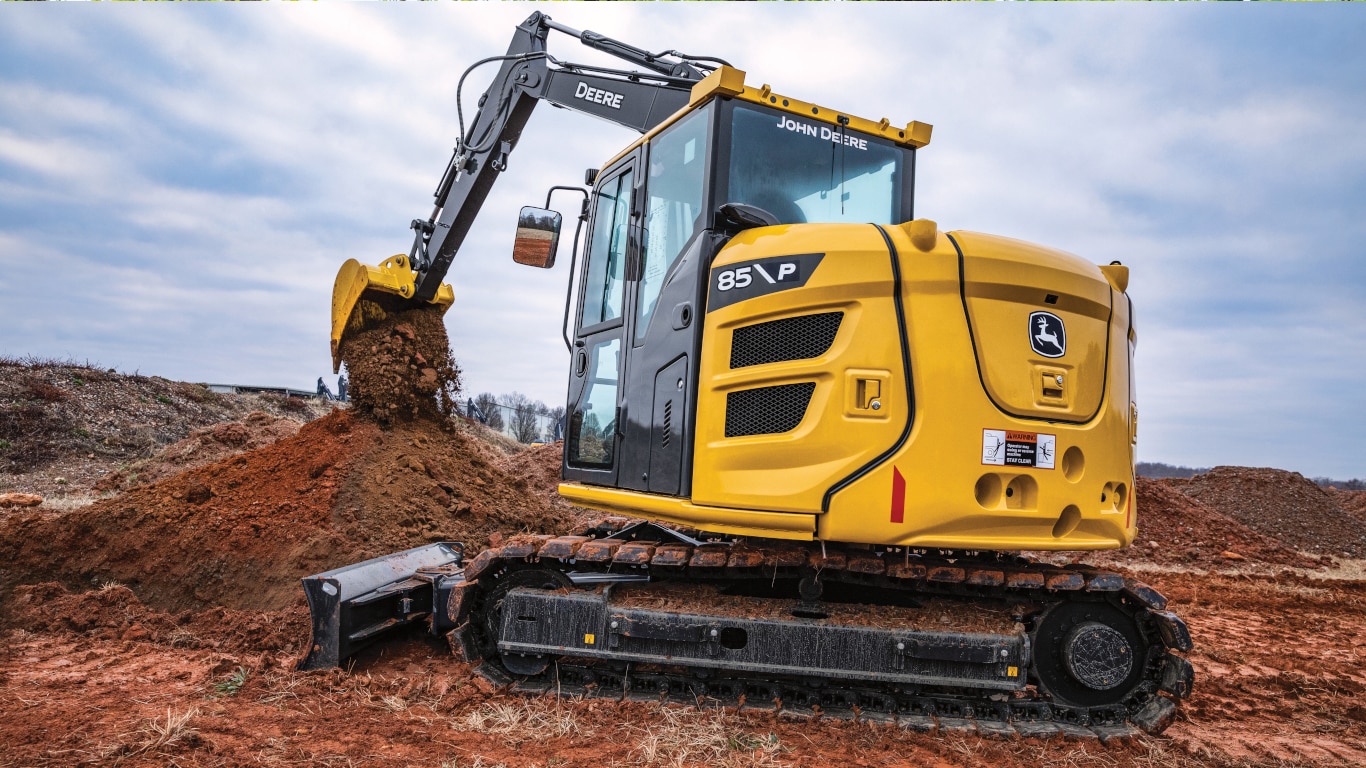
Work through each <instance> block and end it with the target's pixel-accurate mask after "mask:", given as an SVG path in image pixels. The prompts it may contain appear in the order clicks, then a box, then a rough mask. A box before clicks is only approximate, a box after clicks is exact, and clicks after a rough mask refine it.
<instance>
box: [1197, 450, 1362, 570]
mask: <svg viewBox="0 0 1366 768" xmlns="http://www.w3.org/2000/svg"><path fill="white" fill-rule="evenodd" d="M1180 487H1181V490H1182V491H1183V492H1184V493H1185V494H1186V495H1187V496H1189V497H1191V498H1193V499H1196V500H1198V501H1199V502H1201V503H1202V504H1204V505H1205V506H1206V507H1209V508H1211V509H1214V510H1216V511H1218V512H1220V513H1222V514H1224V515H1227V516H1228V517H1230V518H1233V519H1234V520H1237V521H1238V522H1240V523H1242V524H1243V525H1246V526H1247V527H1248V528H1251V529H1252V530H1254V531H1257V532H1258V533H1262V534H1265V535H1267V536H1271V537H1273V538H1275V539H1278V540H1280V541H1281V542H1282V543H1284V544H1285V545H1286V546H1289V547H1292V548H1294V549H1297V550H1301V551H1305V552H1313V553H1316V554H1323V555H1336V556H1344V555H1345V556H1347V557H1363V556H1366V531H1363V530H1362V528H1361V525H1360V518H1359V517H1357V516H1356V515H1354V514H1352V513H1349V512H1347V511H1345V510H1343V508H1342V507H1341V506H1340V505H1339V504H1338V502H1337V500H1336V498H1335V497H1334V495H1332V494H1330V493H1329V492H1328V491H1325V490H1324V489H1322V488H1320V487H1318V486H1317V485H1315V484H1314V483H1313V482H1312V481H1310V480H1308V479H1306V478H1305V477H1304V476H1303V475H1300V474H1299V473H1298V472H1287V471H1285V470H1281V469H1265V468H1251V467H1215V468H1214V469H1212V470H1210V471H1209V472H1206V473H1205V474H1203V475H1197V476H1195V477H1193V478H1191V479H1190V480H1188V481H1186V482H1185V484H1184V485H1182V486H1180Z"/></svg>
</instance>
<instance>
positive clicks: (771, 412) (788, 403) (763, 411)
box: [726, 381, 816, 437]
mask: <svg viewBox="0 0 1366 768" xmlns="http://www.w3.org/2000/svg"><path fill="white" fill-rule="evenodd" d="M815 391H816V383H815V382H814V381H809V382H804V383H801V384H781V385H779V386H776V387H760V388H759V389H745V390H741V391H739V392H731V393H729V394H727V395H726V437H743V436H745V435H776V434H779V433H782V432H791V431H792V430H794V429H796V428H797V425H798V424H800V423H802V417H803V416H805V415H806V407H807V405H809V404H810V403H811V394H812V393H813V392H815Z"/></svg>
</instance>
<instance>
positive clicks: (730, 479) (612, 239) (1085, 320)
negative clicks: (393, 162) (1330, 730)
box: [301, 13, 1193, 739]
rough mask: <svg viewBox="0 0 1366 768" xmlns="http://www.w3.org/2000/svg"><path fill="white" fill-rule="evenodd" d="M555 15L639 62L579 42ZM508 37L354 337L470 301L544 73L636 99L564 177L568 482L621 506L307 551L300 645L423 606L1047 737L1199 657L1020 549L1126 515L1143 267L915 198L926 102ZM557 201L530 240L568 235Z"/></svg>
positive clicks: (643, 674) (696, 688)
mask: <svg viewBox="0 0 1366 768" xmlns="http://www.w3.org/2000/svg"><path fill="white" fill-rule="evenodd" d="M552 31H555V32H560V33H564V34H567V35H570V36H572V37H575V38H578V39H579V40H580V41H581V42H583V43H584V44H586V45H589V46H590V47H593V48H595V49H597V50H600V51H604V52H607V53H609V54H612V55H614V56H616V57H618V58H621V59H624V60H626V61H627V62H629V63H630V64H632V65H633V66H634V67H636V69H634V70H631V71H622V70H613V69H609V68H604V67H597V66H592V67H590V66H584V65H575V64H571V63H567V62H563V61H560V60H559V59H556V58H555V57H553V56H551V55H550V54H549V53H548V52H547V48H546V42H547V39H548V37H549V33H550V32H552ZM487 63H497V64H498V65H499V71H498V74H497V75H496V76H495V78H494V79H493V83H492V85H491V86H490V87H489V89H488V91H487V92H486V93H485V94H484V95H483V97H482V98H481V99H480V101H479V104H480V108H479V111H478V114H477V115H476V116H475V118H474V120H473V122H472V124H471V125H470V127H469V129H468V130H466V128H465V125H464V120H463V116H462V117H461V125H460V141H459V144H458V145H457V146H456V149H455V152H454V155H453V157H452V158H451V160H450V162H449V163H448V165H447V168H446V172H445V173H444V174H443V176H442V180H441V183H440V185H439V186H438V188H437V191H436V207H435V210H434V211H433V213H432V215H431V216H430V217H429V218H427V219H420V220H416V221H414V222H413V229H414V230H415V238H414V243H413V246H412V249H411V251H410V253H409V254H407V255H398V256H394V257H392V258H390V259H387V260H386V261H384V262H383V263H381V264H380V265H379V266H378V267H372V266H367V265H363V264H360V263H359V262H355V261H352V262H348V263H347V265H346V266H344V267H343V269H342V271H341V273H340V275H339V276H338V279H337V284H336V290H335V293H334V298H333V307H332V312H333V326H332V345H333V352H334V361H335V360H336V355H337V350H338V348H339V344H340V343H341V342H343V341H344V340H345V338H346V337H347V335H348V334H349V333H353V332H355V331H356V330H357V329H359V328H361V327H363V326H364V325H365V323H366V320H367V318H373V317H375V316H382V315H383V314H384V313H386V312H392V311H394V310H396V309H403V308H411V307H414V306H432V305H434V306H436V307H445V306H449V304H450V302H451V296H452V294H451V292H450V287H449V286H447V285H443V284H442V282H441V281H442V279H443V277H444V276H445V274H446V271H447V268H448V266H449V265H450V263H451V260H452V257H453V256H454V255H455V253H456V251H457V250H458V249H459V247H460V244H461V242H462V240H463V238H464V236H465V234H466V233H467V232H468V230H469V227H470V223H471V222H472V220H473V218H474V216H475V215H476V214H477V212H478V211H479V209H480V208H481V207H482V204H483V202H484V199H485V197H486V195H487V193H488V190H489V189H490V187H491V185H492V184H493V182H494V180H495V179H496V178H497V176H498V175H499V173H501V172H502V171H503V170H504V169H505V168H506V165H507V162H508V156H509V155H510V153H511V152H512V151H513V149H514V148H515V146H516V143H517V140H518V137H519V135H520V133H521V131H522V128H523V126H524V125H525V124H526V120H527V118H528V117H529V115H530V113H531V111H532V109H533V107H534V106H535V105H536V104H537V103H539V102H540V101H549V102H551V103H552V104H555V105H557V106H560V107H564V108H568V109H571V110H575V111H579V112H586V113H588V114H591V115H594V116H597V117H601V118H605V119H607V120H610V121H612V122H615V123H617V124H620V125H623V126H627V127H630V128H633V129H635V130H637V131H639V132H640V133H641V134H642V135H641V136H640V137H639V138H638V139H636V140H635V141H634V142H632V143H631V144H630V145H629V146H627V147H626V148H625V149H623V150H622V151H621V152H619V153H618V154H617V155H616V156H615V157H613V158H611V159H610V160H608V161H607V162H606V163H604V164H603V165H602V166H601V167H600V168H599V169H597V170H590V171H589V172H588V174H587V179H586V183H587V185H588V186H590V187H591V189H588V190H585V189H582V188H574V187H569V188H566V187H553V188H552V190H551V191H552V192H554V191H555V190H564V189H569V190H577V191H578V192H579V193H581V194H582V195H583V196H584V199H583V203H582V209H581V212H580V216H579V227H578V228H576V231H575V235H574V246H573V248H572V253H573V259H574V264H573V265H572V266H571V270H570V271H571V277H570V284H569V288H568V289H567V293H566V300H565V326H566V328H565V330H564V337H565V343H566V345H567V346H568V348H569V351H570V358H571V362H570V371H569V394H568V402H567V405H566V412H567V418H566V425H565V450H564V464H563V480H564V482H563V484H562V485H561V486H560V493H561V494H562V495H563V496H564V497H565V498H566V499H568V500H569V501H571V502H573V503H574V504H577V505H580V506H583V507H588V508H591V509H596V510H602V511H604V512H608V513H612V514H613V515H615V516H622V517H625V518H629V519H631V520H632V521H634V522H631V523H629V524H625V523H618V524H603V525H601V526H598V527H596V528H594V529H592V530H588V531H574V532H570V533H569V534H567V535H564V536H539V537H518V538H515V539H513V540H511V541H510V542H508V543H506V544H504V545H503V546H500V547H495V548H493V549H489V550H486V551H484V552H482V553H480V554H479V555H478V556H477V557H474V558H466V557H465V555H464V552H463V550H462V548H461V546H460V545H459V544H456V543H441V544H432V545H428V546H425V547H419V548H416V549H413V550H409V551H407V552H401V553H397V554H394V555H390V556H387V557H381V558H377V559H375V560H371V561H367V562H364V563H358V564H355V565H351V566H347V567H344V568H339V569H336V570H334V571H329V572H326V573H321V574H317V575H315V576H310V577H308V578H306V579H304V580H303V584H304V589H305V592H306V594H307V596H308V599H309V602H310V607H311V610H312V613H313V643H312V648H311V652H310V653H309V655H308V657H307V658H306V659H305V660H304V661H303V662H302V663H301V666H302V667H303V668H317V667H327V666H333V665H336V664H338V663H339V662H340V661H342V660H343V659H345V658H346V657H347V656H349V655H350V654H352V653H354V652H355V651H356V650H357V649H359V648H361V647H362V646H364V645H365V644H367V643H369V642H372V641H373V640H375V639H376V638H378V637H380V636H382V635H383V634H384V633H386V632H387V631H388V630H391V629H394V628H397V627H401V626H404V625H406V624H411V623H413V622H426V623H428V624H429V626H430V628H431V631H432V632H434V633H436V634H438V635H442V636H445V637H446V638H448V639H449V641H450V644H451V647H452V649H453V651H454V652H455V653H456V654H457V655H459V656H461V657H463V658H464V659H466V660H468V661H471V662H477V663H479V664H480V666H479V670H480V672H481V673H482V674H484V675H486V676H488V677H490V678H491V679H494V680H497V681H499V682H502V683H507V684H509V685H514V686H516V687H517V688H519V689H521V690H529V691H558V692H560V693H561V694H582V695H593V696H614V697H620V696H626V697H633V698H651V699H653V698H661V697H662V698H672V699H677V700H680V701H687V702H692V703H695V702H705V701H715V702H721V703H727V704H732V705H743V706H747V707H760V708H767V709H772V708H775V707H780V708H781V709H782V710H784V711H786V712H790V713H795V714H799V715H800V714H808V715H814V714H816V713H820V714H822V715H825V716H831V717H838V716H849V717H852V716H857V717H860V718H863V719H881V720H884V721H893V720H894V721H896V722H898V723H900V724H901V725H902V726H903V727H907V728H912V729H920V730H928V729H933V728H940V729H944V730H960V731H961V730H971V731H977V732H981V733H987V734H1012V733H1020V734H1024V735H1028V736H1034V735H1038V736H1046V735H1051V734H1056V733H1059V732H1064V733H1077V734H1081V735H1083V736H1086V735H1087V734H1090V736H1087V737H1088V738H1089V737H1092V736H1096V735H1099V736H1100V737H1102V738H1107V739H1108V738H1111V737H1114V736H1119V735H1124V734H1127V733H1131V732H1132V728H1133V727H1137V728H1140V729H1143V730H1145V731H1148V732H1160V731H1161V730H1162V729H1164V728H1165V727H1166V726H1167V725H1168V724H1169V723H1170V722H1171V721H1172V719H1173V718H1174V716H1175V713H1176V709H1177V703H1178V702H1179V701H1180V700H1181V699H1182V698H1185V697H1186V696H1188V695H1189V693H1190V688H1191V683H1192V679H1193V672H1192V667H1191V665H1190V663H1189V662H1188V661H1187V660H1186V659H1185V658H1184V657H1183V655H1182V654H1184V653H1185V652H1187V651H1189V650H1190V648H1191V641H1190V635H1189V632H1188V631H1187V628H1186V626H1185V624H1184V623H1183V622H1182V621H1181V619H1180V618H1178V617H1177V616H1175V615H1174V614H1172V613H1171V612H1169V611H1167V610H1166V605H1165V603H1166V601H1165V599H1164V598H1163V597H1162V596H1161V595H1160V594H1158V593H1157V592H1156V591H1155V590H1153V589H1152V588H1150V587H1148V586H1146V585H1144V584H1142V583H1140V582H1138V581H1135V580H1133V579H1132V578H1128V577H1124V576H1121V575H1118V574H1115V573H1110V572H1106V571H1102V570H1099V569H1096V568H1092V567H1088V566H1084V565H1067V566H1057V565H1050V564H1047V563H1044V562H1040V561H1036V560H1031V559H1029V558H1026V557H1024V556H1022V555H1021V554H1020V553H1021V552H1028V551H1035V552H1037V551H1088V550H1102V549H1114V548H1120V547H1127V546H1129V544H1130V543H1131V542H1132V540H1133V538H1134V534H1135V525H1136V521H1135V510H1134V470H1133V464H1134V446H1135V443H1136V439H1137V436H1136V425H1137V410H1136V406H1135V397H1134V385H1133V350H1134V344H1135V342H1136V338H1137V336H1136V331H1135V328H1134V320H1133V309H1132V305H1131V302H1130V299H1129V296H1128V294H1127V293H1126V287H1127V284H1128V279H1129V274H1128V268H1127V267H1125V266H1122V265H1120V264H1119V263H1117V262H1112V263H1110V264H1105V265H1100V266H1097V265H1095V264H1093V263H1091V262H1088V261H1086V260H1084V259H1082V258H1079V257H1077V256H1074V255H1071V254H1068V253H1064V252H1061V251H1057V250H1053V249H1049V248H1045V247H1041V246H1038V245H1032V244H1029V243H1025V242H1021V241H1018V240H1011V239H1007V238H1003V237H996V236H992V235H985V234H979V233H974V232H965V231H952V232H949V231H943V230H941V229H940V228H939V227H938V226H937V224H936V223H935V222H934V221H931V220H929V219H924V218H916V216H915V209H914V192H915V169H916V161H917V157H918V153H919V151H920V150H921V149H922V148H924V147H925V146H926V145H927V144H928V143H929V141H930V133H931V127H930V126H929V125H926V124H924V123H920V122H911V123H908V124H893V123H892V122H891V121H889V120H887V119H881V120H870V119H864V118H860V117H856V116H854V115H850V114H847V113H845V112H842V111H840V110H838V109H831V108H828V107H824V106H819V105H816V104H812V103H809V102H805V101H801V100H799V99H796V98H793V97H791V96H785V95H782V94H779V93H776V92H774V91H773V90H772V89H771V88H770V87H769V86H768V85H762V86H757V87H756V86H754V85H752V84H749V83H748V82H746V75H745V73H744V72H742V71H739V70H737V69H735V68H733V67H732V66H730V65H729V64H727V63H726V62H725V61H723V60H721V59H716V58H711V57H702V56H691V55H687V54H682V53H679V52H678V51H665V52H662V53H650V52H647V51H644V50H641V49H638V48H635V47H632V46H630V45H627V44H625V43H621V42H619V41H616V40H612V39H611V38H607V37H605V36H603V35H599V34H596V33H593V32H588V31H579V30H575V29H572V28H570V27H566V26H564V25H562V24H559V23H557V22H554V21H552V20H551V19H550V18H549V17H547V16H545V15H543V14H540V13H535V14H533V15H532V16H531V17H530V18H529V19H527V20H526V21H525V22H524V23H522V24H521V25H520V26H519V27H518V28H517V31H516V34H515V36H514V39H513V42H512V44H511V46H510V47H509V50H508V53H507V54H506V55H504V56H499V57H493V58H491V59H485V60H484V61H481V62H479V64H477V65H476V66H478V65H480V64H487ZM468 74H469V72H468V71H467V72H466V75H468ZM463 82H464V77H463V76H462V78H461V84H462V86H463ZM546 206H547V207H546V208H545V209H540V208H524V209H523V210H522V212H521V215H520V217H519V221H518V230H517V238H516V242H515V246H514V258H515V259H516V260H517V261H518V262H521V263H525V264H532V265H535V266H541V267H547V266H550V265H551V264H552V263H553V261H554V257H555V252H556V249H557V245H558V240H559V235H560V228H561V220H562V218H561V216H560V214H558V213H555V212H553V211H551V210H549V195H547V203H546ZM585 225H586V229H587V238H586V243H585V245H584V248H583V249H582V253H581V254H580V249H579V247H578V246H579V239H580V234H581V230H582V229H583V228H584V226H585ZM571 307H573V308H575V311H574V313H573V316H572V317H571V316H570V314H571V313H570V309H571ZM609 519H618V518H609Z"/></svg>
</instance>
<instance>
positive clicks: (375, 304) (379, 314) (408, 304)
mask: <svg viewBox="0 0 1366 768" xmlns="http://www.w3.org/2000/svg"><path fill="white" fill-rule="evenodd" d="M415 277H416V273H414V272H413V269H412V265H411V264H410V263H409V261H408V257H407V256H405V255H404V254H401V253H400V254H398V255H396V256H390V257H389V258H387V259H385V260H384V261H382V262H380V265H379V266H378V267H372V266H370V265H368V264H362V263H360V262H359V261H357V260H355V259H347V260H346V263H345V264H342V266H341V269H340V270H339V271H338V272H337V281H336V282H335V283H333V285H332V372H333V373H336V372H337V371H338V370H340V369H341V344H342V340H343V339H344V338H345V337H347V336H350V335H351V334H354V333H359V332H360V331H363V330H365V329H366V328H367V327H368V326H369V325H370V324H371V323H374V322H376V321H379V320H383V319H384V318H385V317H387V316H388V315H389V314H390V313H392V312H398V311H400V310H403V309H410V308H412V307H415V306H418V305H420V304H424V303H427V304H434V305H436V306H438V307H440V308H441V311H442V312H445V311H446V310H447V309H449V308H450V306H451V304H452V303H453V302H454V301H455V293H454V291H452V290H451V286H450V285H448V284H446V283H442V285H441V287H440V288H439V289H438V290H437V292H436V296H434V297H432V300H431V301H430V302H422V301H420V300H418V299H414V298H413V296H414V293H415V288H414V283H413V281H414V278H415Z"/></svg>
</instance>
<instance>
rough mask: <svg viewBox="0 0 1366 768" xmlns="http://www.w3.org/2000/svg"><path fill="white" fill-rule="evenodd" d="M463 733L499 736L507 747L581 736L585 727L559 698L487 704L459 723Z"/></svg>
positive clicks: (587, 729)
mask: <svg viewBox="0 0 1366 768" xmlns="http://www.w3.org/2000/svg"><path fill="white" fill-rule="evenodd" d="M460 725H461V726H463V730H470V731H474V732H476V733H486V734H491V735H496V736H502V737H503V738H504V739H505V740H506V741H507V742H508V744H510V745H516V744H520V743H522V742H524V741H531V740H539V739H550V738H557V737H561V736H582V735H585V732H586V731H591V730H592V728H591V727H589V728H585V727H584V725H583V723H581V722H580V720H579V716H578V714H577V712H576V711H575V708H574V707H572V706H566V705H565V703H564V702H563V701H561V700H559V699H552V698H544V699H511V700H508V701H493V702H488V703H486V704H484V705H482V706H480V707H479V708H478V709H476V710H474V711H472V712H470V713H469V714H468V715H466V716H465V717H464V718H463V722H461V723H460Z"/></svg>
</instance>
